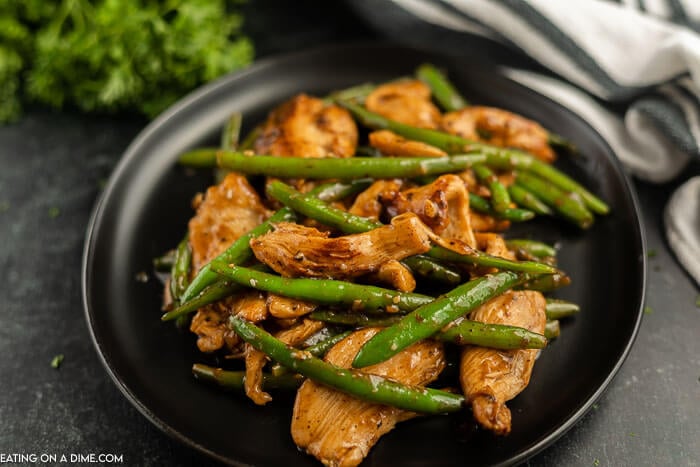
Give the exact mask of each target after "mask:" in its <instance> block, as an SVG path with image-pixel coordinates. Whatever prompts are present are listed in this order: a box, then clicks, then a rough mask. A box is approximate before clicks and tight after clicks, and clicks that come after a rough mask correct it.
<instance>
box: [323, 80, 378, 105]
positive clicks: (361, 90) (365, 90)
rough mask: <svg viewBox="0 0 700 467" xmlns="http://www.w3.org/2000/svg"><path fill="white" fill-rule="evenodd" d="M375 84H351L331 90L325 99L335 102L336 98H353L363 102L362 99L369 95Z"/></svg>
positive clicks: (328, 101)
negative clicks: (344, 87) (337, 89)
mask: <svg viewBox="0 0 700 467" xmlns="http://www.w3.org/2000/svg"><path fill="white" fill-rule="evenodd" d="M376 87H377V85H376V84H374V83H363V84H358V85H357V86H352V87H349V88H346V89H341V90H339V91H333V92H332V93H330V94H329V95H328V97H327V98H326V99H325V100H326V101H327V103H335V101H336V100H339V99H340V100H353V101H359V102H364V100H365V99H366V98H367V96H369V95H370V94H371V93H372V91H374V90H375V89H376Z"/></svg>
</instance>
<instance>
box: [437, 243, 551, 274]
mask: <svg viewBox="0 0 700 467" xmlns="http://www.w3.org/2000/svg"><path fill="white" fill-rule="evenodd" d="M426 255H428V256H430V257H431V258H434V259H437V260H441V261H445V262H448V263H458V264H459V263H463V264H471V265H473V266H483V267H488V268H498V269H502V270H505V271H516V272H527V273H530V274H555V273H557V271H558V269H557V268H555V267H553V266H550V265H548V264H544V263H538V262H535V261H511V260H508V259H505V258H501V257H500V256H491V255H488V254H486V253H483V252H481V251H479V250H476V249H471V250H470V251H469V253H465V254H462V253H457V252H456V251H452V250H448V249H447V248H443V247H441V246H434V247H432V248H431V249H430V250H429V251H428V252H427V253H426Z"/></svg>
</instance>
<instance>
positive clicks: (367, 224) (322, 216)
mask: <svg viewBox="0 0 700 467" xmlns="http://www.w3.org/2000/svg"><path fill="white" fill-rule="evenodd" d="M267 193H268V195H270V196H271V197H273V198H275V199H276V200H278V201H280V202H281V203H282V204H284V205H286V206H288V207H290V208H292V209H294V210H295V211H297V212H299V213H301V214H303V215H305V216H307V217H309V218H311V219H314V220H316V221H318V222H321V223H322V224H325V225H328V226H330V227H334V228H336V229H338V230H340V231H342V232H345V233H349V234H352V233H361V232H368V231H370V230H372V229H375V228H377V227H380V226H381V225H382V224H381V223H380V222H378V221H375V220H373V219H369V218H366V217H361V216H356V215H354V214H350V213H348V212H346V211H343V210H341V209H336V208H334V207H332V206H329V205H328V204H327V203H324V202H322V201H320V200H318V199H316V198H314V197H313V196H309V195H306V194H303V193H299V192H298V191H297V190H295V189H294V188H292V187H290V186H289V185H286V184H285V183H282V182H280V181H278V180H276V181H274V182H272V183H269V184H268V185H267ZM426 255H427V256H430V257H431V258H433V259H438V260H444V261H447V262H453V263H467V264H473V265H477V266H486V267H496V268H501V269H508V270H513V271H523V272H530V273H533V274H552V273H554V272H556V268H553V267H551V266H549V265H546V264H541V263H536V262H532V261H522V262H517V261H510V260H507V259H504V258H500V257H497V256H491V255H487V254H486V253H482V252H480V251H478V250H471V251H470V252H469V253H468V254H461V253H457V252H454V251H451V250H448V249H446V248H443V247H441V246H434V247H432V248H431V249H430V251H428V252H427V253H426Z"/></svg>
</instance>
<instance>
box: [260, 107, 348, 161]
mask: <svg viewBox="0 0 700 467" xmlns="http://www.w3.org/2000/svg"><path fill="white" fill-rule="evenodd" d="M356 146H357V126H356V125H355V121H354V120H353V119H352V116H351V115H350V113H349V112H348V111H347V110H345V109H343V108H341V107H338V106H337V105H326V104H325V103H324V102H323V101H322V100H321V99H318V98H315V97H310V96H307V95H306V94H299V95H297V96H295V97H293V98H292V99H290V100H289V101H287V102H285V103H284V104H282V105H280V106H279V107H277V108H276V109H274V110H273V111H272V112H271V113H270V115H269V116H268V118H267V120H266V122H265V123H264V124H263V127H262V131H261V133H260V136H259V137H258V138H257V139H256V141H255V144H254V146H253V147H254V149H255V152H256V153H257V154H269V155H273V156H298V157H350V156H352V155H353V154H355V147H356Z"/></svg>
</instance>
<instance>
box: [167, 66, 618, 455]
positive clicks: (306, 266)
mask: <svg viewBox="0 0 700 467" xmlns="http://www.w3.org/2000/svg"><path fill="white" fill-rule="evenodd" d="M242 118H243V117H242V115H240V114H234V115H232V116H231V119H230V120H229V121H228V122H227V124H226V126H225V128H224V130H223V132H222V138H221V147H218V148H211V149H209V148H204V149H196V150H193V151H190V152H188V153H186V154H183V155H182V156H181V158H180V162H181V163H182V164H185V165H188V166H192V167H199V168H209V169H213V170H214V171H215V173H216V178H217V183H216V184H215V185H213V186H211V187H209V188H208V189H206V191H205V192H204V193H203V194H199V195H197V196H196V197H195V198H194V201H193V206H194V211H195V212H194V216H193V217H192V218H191V220H190V221H189V225H188V231H187V233H186V235H185V236H184V238H183V240H182V242H181V243H180V244H179V245H178V246H177V248H175V249H174V250H172V251H171V252H169V253H167V254H166V255H164V256H163V257H161V258H157V259H156V261H155V264H156V267H157V268H159V269H160V270H162V271H166V274H165V276H167V280H166V281H165V282H166V287H165V291H164V311H165V314H164V315H163V316H162V319H163V321H175V322H176V323H177V325H178V326H179V327H180V328H182V329H188V330H189V331H191V332H192V333H193V334H194V335H195V336H196V345H197V347H198V348H199V350H200V351H201V352H203V353H204V354H207V355H203V358H202V361H214V359H213V358H211V357H212V356H216V357H217V358H216V359H215V361H218V362H220V363H219V364H217V366H210V365H207V364H204V363H195V364H194V365H193V367H192V372H193V374H194V376H195V377H196V378H198V379H200V380H202V381H205V382H209V383H212V384H215V385H219V386H221V387H223V388H226V389H230V390H234V391H238V392H239V393H240V394H241V395H242V397H243V394H244V395H245V396H247V397H248V398H249V399H250V400H251V403H253V404H258V405H265V404H267V403H269V402H270V401H271V400H272V399H273V395H275V394H279V393H280V392H284V391H287V392H292V393H293V392H294V391H295V392H296V397H295V400H294V407H293V411H292V413H291V436H292V439H293V440H294V442H295V443H296V445H297V446H298V447H299V448H300V449H302V450H303V451H305V452H307V453H308V454H310V455H312V456H314V457H316V458H317V459H318V460H319V461H321V462H322V463H323V464H326V465H332V466H354V465H358V464H359V463H361V462H362V460H363V459H364V458H365V457H366V456H367V454H368V452H369V451H370V449H371V448H372V446H374V445H375V444H376V443H377V442H379V439H380V438H381V436H382V435H383V434H385V433H387V432H389V431H390V430H392V429H394V427H395V426H396V424H398V423H399V422H403V421H405V420H409V419H411V418H414V417H419V416H426V415H430V414H444V413H453V412H454V413H456V415H454V416H460V417H473V419H474V420H475V421H476V422H477V423H478V425H479V426H480V427H482V428H483V429H484V430H489V431H491V432H493V433H494V434H495V435H507V434H508V433H509V432H510V431H511V426H512V425H516V426H517V418H516V419H515V420H512V416H511V412H510V410H509V408H508V405H507V403H508V401H509V400H511V399H513V398H514V397H516V396H517V395H518V394H519V393H520V392H522V391H523V390H524V389H525V388H526V387H527V385H528V383H529V381H530V376H531V374H532V370H533V366H534V365H535V363H536V358H537V356H538V353H539V352H540V351H542V349H544V348H545V347H546V346H547V343H548V342H549V341H551V340H552V339H554V338H556V337H557V336H558V335H559V332H560V331H559V320H561V319H564V318H567V317H570V316H572V315H574V314H576V313H577V312H578V311H579V307H578V305H576V304H575V303H571V302H566V301H562V300H556V299H553V298H546V297H545V294H546V293H548V292H551V291H553V290H556V289H558V288H560V287H564V286H566V285H568V284H569V283H570V282H571V279H570V278H569V276H567V274H566V272H564V271H562V270H560V269H559V268H558V267H557V259H556V255H557V250H556V249H555V248H554V247H552V246H550V245H547V244H545V243H542V242H539V241H537V240H533V239H522V238H521V239H518V238H511V236H509V228H510V226H511V225H512V224H514V223H522V222H528V221H530V220H531V219H533V218H536V217H542V216H548V217H556V218H559V219H561V222H570V223H572V224H573V225H575V226H577V228H580V229H583V230H585V229H588V228H590V227H591V226H592V225H593V223H594V221H595V217H596V216H601V215H606V214H607V213H608V211H609V208H608V206H607V205H606V204H605V202H603V201H602V200H601V199H599V198H598V197H596V196H595V195H594V194H592V193H591V192H590V191H588V190H587V189H586V188H584V187H583V186H582V185H581V184H580V183H578V182H576V181H575V180H573V179H572V178H570V177H569V176H567V175H565V174H564V173H562V172H561V171H559V170H558V169H556V168H555V167H554V165H552V163H553V161H555V159H556V157H557V155H558V154H559V155H563V154H565V153H567V152H570V151H573V150H574V149H572V147H571V145H570V144H569V143H568V142H567V141H565V140H564V139H563V138H561V137H559V136H557V135H555V134H553V133H551V132H550V131H548V130H547V129H545V128H543V127H542V126H541V125H539V124H538V123H536V122H534V121H531V120H528V119H527V118H525V117H522V116H520V115H517V114H514V113H512V112H509V111H507V110H504V109H500V108H494V107H485V106H476V105H471V104H469V103H468V102H467V101H466V100H465V99H464V97H462V96H461V95H460V94H459V93H458V91H457V90H456V89H455V87H454V85H453V84H452V83H450V82H449V81H448V80H447V78H446V76H445V75H444V74H443V73H442V72H441V71H440V70H438V69H437V68H436V67H434V66H432V65H429V64H426V65H422V66H420V67H419V68H418V69H417V70H416V72H415V77H404V78H399V79H396V80H393V81H391V82H387V83H381V84H361V85H358V86H355V87H352V88H349V89H344V90H340V91H336V92H334V93H331V94H330V95H328V96H325V97H312V96H309V95H306V94H299V95H296V96H293V97H292V98H291V99H289V100H287V101H286V102H283V103H281V104H280V105H279V106H278V107H276V108H274V109H273V110H272V111H271V112H270V113H269V114H268V116H267V119H266V120H265V121H263V122H255V124H256V126H255V127H254V128H253V129H252V130H251V131H250V132H249V133H248V134H247V135H246V136H245V138H239V136H240V134H241V127H242ZM221 362H223V363H221ZM221 365H223V367H220V366H221Z"/></svg>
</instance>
